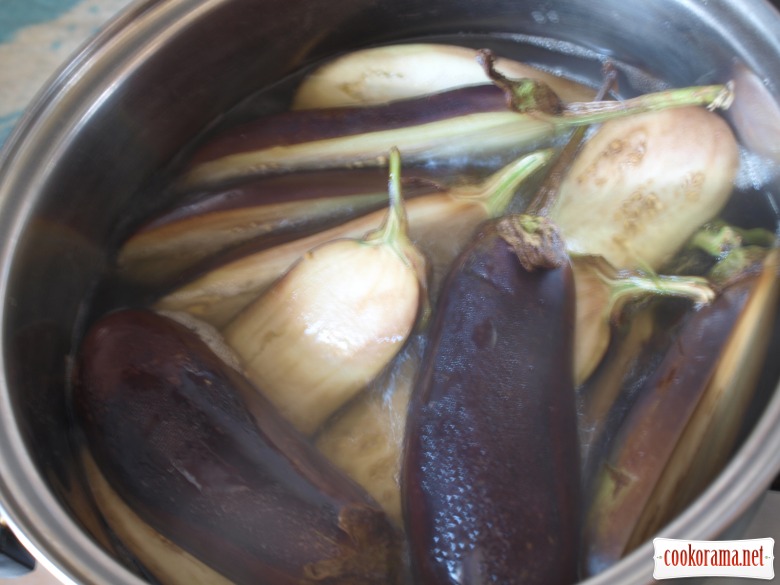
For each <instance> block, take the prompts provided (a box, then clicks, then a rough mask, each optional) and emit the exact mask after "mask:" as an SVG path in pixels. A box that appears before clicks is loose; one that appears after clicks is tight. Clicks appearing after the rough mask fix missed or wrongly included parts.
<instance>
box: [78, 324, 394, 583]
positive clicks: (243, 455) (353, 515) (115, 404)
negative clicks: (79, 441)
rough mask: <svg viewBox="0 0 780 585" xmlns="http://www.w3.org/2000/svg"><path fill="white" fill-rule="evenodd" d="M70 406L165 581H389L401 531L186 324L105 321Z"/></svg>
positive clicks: (106, 498)
mask: <svg viewBox="0 0 780 585" xmlns="http://www.w3.org/2000/svg"><path fill="white" fill-rule="evenodd" d="M74 404H75V411H76V413H77V415H78V420H79V422H80V426H81V428H82V429H83V432H84V435H85V437H86V442H87V445H88V447H89V456H88V457H87V458H86V459H85V465H86V471H87V475H88V476H89V477H91V478H93V479H94V481H95V483H94V485H93V489H94V490H95V496H96V500H97V501H98V503H99V504H102V505H101V507H103V508H104V509H105V510H106V511H107V512H108V513H107V516H108V518H107V519H108V520H109V522H111V521H112V520H113V522H114V523H116V524H118V526H117V527H116V529H117V532H118V534H120V535H122V534H125V535H126V536H128V537H129V540H128V542H126V543H125V544H126V545H127V546H129V547H135V548H136V549H137V550H138V556H139V558H142V559H147V561H151V564H152V565H153V566H157V565H160V564H162V565H165V566H167V567H168V569H167V570H165V567H163V571H162V572H163V574H164V576H167V577H169V578H171V579H172V580H171V581H170V582H171V583H176V584H178V583H181V584H184V583H188V584H189V583H192V582H198V580H201V579H202V580H201V582H211V581H208V575H210V574H211V573H212V572H213V573H218V574H219V575H221V576H222V577H223V579H222V580H221V581H220V580H217V581H215V582H227V581H230V582H233V583H247V584H249V583H251V584H253V585H254V584H277V583H278V584H284V585H293V584H295V585H302V584H306V583H309V584H314V583H318V584H326V583H353V584H369V583H392V582H393V580H394V575H395V571H396V563H397V560H398V556H397V552H398V545H397V540H396V536H395V533H394V530H393V529H392V528H391V527H390V525H389V523H388V522H387V519H386V517H385V515H384V513H383V512H382V511H381V510H380V509H379V507H378V506H377V504H376V503H374V502H373V500H372V499H371V498H370V497H369V496H368V495H367V494H366V493H365V492H364V491H363V490H362V489H360V488H359V487H358V486H357V485H356V484H354V483H353V482H352V481H351V480H349V479H347V478H346V476H344V475H342V474H341V473H340V472H338V471H337V470H336V469H335V468H334V467H332V466H331V465H330V464H329V463H328V462H327V460H325V459H324V458H323V457H322V456H321V455H320V454H319V453H318V452H317V451H316V449H314V448H313V447H312V446H311V445H310V444H309V443H308V442H306V441H305V440H304V439H303V437H302V436H301V435H299V434H298V433H297V432H296V431H295V430H294V429H293V428H292V427H291V426H289V425H288V424H287V423H286V422H285V421H284V420H283V419H282V418H281V416H280V415H279V414H278V413H277V412H276V410H275V409H274V408H273V407H272V406H271V405H270V403H268V402H267V401H265V400H264V399H263V398H262V397H261V396H260V395H258V394H257V392H256V391H255V389H254V388H252V387H251V386H250V384H249V383H248V382H247V381H246V380H245V379H244V378H243V377H242V376H241V375H240V374H239V373H238V372H237V371H236V370H234V369H233V368H232V367H230V366H228V365H226V364H225V362H223V361H222V360H221V359H220V358H218V357H217V356H216V354H215V353H214V352H212V351H211V350H210V349H209V347H208V345H207V344H206V343H205V342H204V341H202V340H201V339H200V337H198V336H197V335H196V334H195V333H193V332H192V331H191V330H190V329H188V328H186V327H184V326H183V325H181V324H179V323H177V322H175V321H173V320H171V319H168V318H166V317H163V316H160V315H157V314H155V313H152V312H150V311H143V310H123V311H118V312H114V313H111V314H108V315H107V316H105V317H103V318H101V319H100V320H99V321H98V322H97V323H95V324H94V326H93V327H92V328H91V329H90V331H89V332H88V333H87V335H86V337H85V339H84V342H83V344H82V348H81V353H80V357H79V364H78V381H77V383H76V385H75V390H74ZM93 460H94V462H93ZM112 496H113V497H112ZM118 501H120V502H122V504H121V505H119V506H116V505H115V504H116V503H117V502H118ZM155 533H159V535H160V536H159V538H157V537H154V538H152V537H150V536H149V535H154V534H155ZM148 538H151V540H147V539H148ZM179 549H181V550H183V551H185V552H186V555H178V554H177V551H178V550H179ZM192 557H194V558H195V559H197V562H196V563H191V562H190V560H191V558H192ZM179 563H182V564H183V565H184V566H185V567H187V569H186V570H184V569H183V570H181V571H179V570H178V569H177V570H172V569H171V567H176V566H177V565H178V564H179ZM204 567H205V568H204ZM149 568H150V570H152V569H153V567H149ZM193 575H194V577H193ZM190 578H192V579H196V580H194V581H191V580H190Z"/></svg>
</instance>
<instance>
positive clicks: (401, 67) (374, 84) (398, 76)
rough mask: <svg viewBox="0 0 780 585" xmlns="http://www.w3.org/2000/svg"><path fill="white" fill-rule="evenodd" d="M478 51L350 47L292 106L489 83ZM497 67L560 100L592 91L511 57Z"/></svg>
mask: <svg viewBox="0 0 780 585" xmlns="http://www.w3.org/2000/svg"><path fill="white" fill-rule="evenodd" d="M476 53H477V51H475V50H474V49H470V48H467V47H460V46H457V45H443V44H437V43H405V44H400V45H388V46H384V47H371V48H369V49H362V50H359V51H351V52H349V53H346V54H344V55H340V56H339V57H336V58H335V59H333V60H331V61H328V62H327V63H325V64H324V65H321V66H320V67H318V68H316V69H315V70H314V71H312V72H310V73H308V74H307V75H306V78H305V79H304V80H303V82H301V85H300V86H299V87H298V89H297V91H296V92H295V97H294V98H293V103H292V108H293V109H296V110H303V109H307V110H308V109H313V108H333V107H343V106H366V105H375V104H383V103H386V102H392V101H396V100H401V99H408V98H412V97H419V96H423V95H428V94H433V93H439V92H442V91H446V90H450V89H456V88H459V87H466V86H469V85H480V84H486V83H489V80H488V78H487V76H486V75H485V72H484V70H483V69H482V67H480V65H479V64H478V63H477V61H476V59H475V56H476ZM496 70H498V71H499V72H500V73H501V74H502V75H505V76H507V77H513V78H515V79H520V78H530V79H536V80H538V81H542V82H544V83H546V84H547V85H549V86H550V88H551V89H552V90H553V91H554V92H555V93H556V94H557V95H558V96H560V98H561V99H562V100H563V101H566V102H584V101H590V100H591V99H593V94H594V91H593V90H592V89H591V88H589V87H586V86H584V85H581V84H579V83H575V82H574V81H571V80H569V79H566V78H564V77H558V76H555V75H552V74H550V73H547V72H545V71H541V70H539V69H535V68H533V67H531V66H529V65H525V64H524V63H519V62H517V61H513V60H511V59H501V58H498V59H496Z"/></svg>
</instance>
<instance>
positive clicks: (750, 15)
mask: <svg viewBox="0 0 780 585" xmlns="http://www.w3.org/2000/svg"><path fill="white" fill-rule="evenodd" d="M777 30H780V16H779V15H778V13H777V12H776V11H775V10H774V9H773V8H772V7H771V6H770V5H769V4H768V3H766V2H764V1H763V0H742V1H737V0H731V1H721V2H717V3H716V2H708V1H706V0H655V1H653V2H632V1H627V0H620V1H617V0H598V1H594V0H545V1H544V2H537V1H524V0H329V1H327V2H326V1H324V0H284V1H282V0H267V1H264V2H257V1H256V0H156V1H154V0H145V1H139V2H137V3H135V4H134V5H132V7H131V8H130V9H129V10H128V11H126V12H125V13H124V14H123V15H121V16H120V17H119V18H118V19H117V20H116V21H115V22H114V23H113V24H112V25H111V26H110V27H109V28H108V29H107V30H106V31H105V32H103V33H102V34H101V35H100V36H99V37H98V38H97V39H96V40H95V41H94V42H92V43H91V44H90V45H89V46H88V47H86V48H85V49H84V50H83V51H82V52H81V53H80V54H79V55H78V56H76V57H75V58H74V60H73V61H72V62H71V63H70V64H69V65H68V66H67V67H66V68H65V69H64V70H63V71H62V72H61V73H60V75H59V76H58V77H57V78H56V79H55V80H53V81H52V83H51V84H50V85H49V87H48V88H47V90H46V91H44V92H43V93H42V94H41V95H39V97H38V99H37V100H36V102H35V104H34V105H33V106H32V108H31V109H30V110H29V111H28V112H27V114H26V116H25V117H24V119H23V121H22V123H21V125H20V126H19V127H18V129H17V131H16V132H15V133H14V134H13V135H12V137H11V138H10V139H9V141H8V146H7V148H6V149H5V151H4V153H3V155H2V160H0V201H2V208H1V209H0V234H2V240H1V241H0V246H1V247H0V262H1V264H0V267H1V268H0V296H2V298H3V299H4V304H3V309H2V313H0V331H2V335H3V338H2V350H3V351H2V364H1V365H2V367H1V368H0V500H2V503H3V506H4V508H5V513H6V515H7V517H8V521H9V523H10V524H11V525H12V526H13V527H14V528H15V530H16V531H17V533H18V534H20V535H21V538H22V540H23V542H24V544H26V545H27V546H29V548H30V550H31V551H32V552H33V554H34V555H35V556H36V557H37V558H38V559H39V560H41V562H42V563H43V564H44V565H45V566H46V568H47V569H49V570H51V571H52V572H53V573H54V574H55V575H56V576H57V577H58V578H59V579H60V580H62V581H63V582H66V583H68V582H75V583H85V584H87V583H95V584H98V583H101V584H102V583H111V584H114V585H138V584H140V583H143V582H144V581H143V580H142V579H141V578H140V577H139V576H137V575H136V574H134V573H133V572H132V571H131V570H130V569H129V568H127V567H129V566H131V565H130V564H128V563H126V562H125V560H124V559H123V557H122V554H121V550H119V549H116V548H115V546H114V543H113V542H112V541H111V538H110V535H106V534H105V532H104V531H103V529H102V525H101V524H100V522H99V520H98V519H97V518H96V517H95V515H94V514H93V513H92V510H91V507H90V503H89V500H88V498H87V497H86V495H85V490H84V486H83V485H81V483H80V481H79V479H78V476H76V475H74V473H73V469H74V468H75V466H74V460H75V457H76V454H75V451H74V447H73V445H74V441H73V436H72V427H71V425H70V420H69V415H68V397H67V389H68V386H67V383H66V381H67V380H68V378H69V376H70V375H71V373H72V372H71V371H70V361H69V356H70V354H71V350H72V348H73V347H74V345H75V344H76V343H77V339H78V334H79V331H80V328H81V326H82V323H83V322H84V320H85V319H86V318H87V317H88V310H89V308H88V306H87V305H86V304H85V300H86V299H89V298H90V297H91V295H92V294H93V292H94V287H95V286H96V283H97V282H98V281H99V280H100V278H101V277H102V276H104V275H105V273H106V271H107V269H108V266H109V262H110V256H109V254H110V251H111V249H112V247H113V246H115V245H116V243H117V241H118V238H120V237H121V235H122V229H123V226H125V225H127V222H131V221H132V220H133V219H134V218H138V217H141V216H142V215H143V214H144V213H145V212H147V211H148V210H149V209H152V208H154V207H155V206H158V205H160V204H161V202H160V200H159V198H158V197H157V195H156V193H155V192H154V190H153V189H151V188H150V185H153V184H154V174H155V172H156V171H157V170H158V169H159V168H161V167H162V166H163V165H165V164H167V163H168V162H169V161H170V160H171V157H173V156H174V154H175V153H176V152H177V151H179V150H180V149H181V148H182V146H183V145H185V144H187V143H188V142H189V141H190V140H192V139H193V138H194V137H195V136H196V134H197V133H198V132H199V131H200V130H201V129H202V128H204V127H205V126H207V125H208V124H209V123H211V122H212V121H213V120H215V119H217V118H218V116H219V114H220V113H222V112H224V111H225V110H226V109H228V108H230V107H231V106H233V105H234V104H236V103H237V102H239V101H240V100H241V99H243V98H244V97H246V96H247V95H249V94H250V93H252V92H253V91H255V90H257V89H259V88H261V87H264V86H266V85H268V84H270V83H272V82H274V81H276V80H277V79H279V78H281V77H282V76H284V75H285V74H287V73H289V72H292V71H294V70H295V69H297V68H299V67H301V66H303V65H305V64H307V63H310V62H313V61H315V60H317V59H319V58H322V57H325V56H328V55H330V54H332V53H333V52H336V51H341V50H347V49H350V48H354V47H357V46H361V45H364V44H369V43H374V42H384V41H391V40H396V39H401V38H405V37H417V36H421V35H433V34H459V33H486V32H495V31H499V32H507V33H516V34H524V35H531V36H533V37H540V38H541V37H543V38H547V39H556V40H557V41H563V42H566V43H575V44H576V45H577V46H579V47H581V48H583V49H586V50H590V51H595V52H597V53H599V54H601V55H603V56H613V57H615V58H618V59H619V60H620V61H621V62H623V63H625V64H627V65H629V66H631V67H633V68H636V69H637V70H641V71H644V72H647V73H649V74H650V75H651V76H657V77H659V78H663V79H665V80H667V81H668V82H669V83H671V84H674V85H691V84H694V83H711V82H715V81H723V80H724V79H726V78H727V76H728V75H729V71H730V70H731V68H732V67H733V66H734V64H735V63H737V62H738V63H742V64H744V65H745V66H747V67H748V68H750V69H752V70H753V71H755V72H756V73H757V74H758V76H759V78H760V79H761V80H762V81H763V83H764V85H765V86H766V87H767V88H768V89H769V90H770V92H771V93H772V94H774V95H780V37H778V35H777V32H776V31H777ZM636 81H637V83H640V82H641V81H642V80H641V79H640V78H637V80H636ZM774 192H775V193H778V192H780V189H775V190H774ZM775 197H776V195H775ZM772 376H773V378H772V386H774V384H775V383H776V380H777V372H776V371H775V372H773V373H771V374H770V377H772ZM778 421H780V392H775V393H774V396H773V397H772V398H771V400H770V401H769V402H768V404H767V406H766V408H765V409H764V411H763V414H762V416H761V418H760V420H759V421H758V423H757V425H756V426H755V428H754V429H753V431H752V433H751V434H750V435H749V437H748V438H747V440H746V442H745V443H744V445H743V447H742V448H741V450H740V451H739V453H738V454H737V456H736V457H735V459H734V460H733V461H732V463H731V464H730V465H729V467H728V468H727V469H726V470H725V472H724V473H723V474H722V475H721V476H720V477H719V479H718V480H717V481H716V482H715V483H714V484H713V485H712V486H711V487H710V489H709V490H708V491H707V492H706V493H705V494H703V495H702V497H701V498H700V499H699V500H698V501H697V502H696V503H695V504H694V505H693V506H692V507H691V508H689V509H688V510H687V511H686V512H685V513H684V514H683V515H682V516H681V517H679V518H678V519H677V520H676V521H675V522H674V523H673V524H672V525H671V526H669V527H668V529H667V530H665V531H664V535H665V536H668V537H685V538H698V539H707V538H714V537H716V536H718V535H720V534H722V533H724V531H725V530H726V529H727V528H728V527H730V526H732V525H735V523H736V524H737V525H738V523H739V521H740V520H741V519H743V518H744V517H745V513H746V512H748V511H749V509H750V508H751V506H752V505H753V504H754V502H755V501H756V500H757V499H758V498H759V497H760V496H761V495H762V494H763V493H764V491H765V489H766V487H767V486H768V485H769V483H770V482H771V480H772V478H773V477H774V476H775V475H776V474H777V472H778V470H780V424H778ZM651 550H652V549H651V548H649V547H647V546H646V547H643V548H641V549H640V550H638V551H636V552H635V553H634V554H632V555H631V556H630V557H628V558H627V559H625V560H624V561H623V562H621V563H620V564H619V565H617V566H615V567H613V568H612V569H610V570H609V571H607V572H605V573H604V574H602V575H600V576H598V577H597V578H595V579H593V580H592V581H590V583H592V585H597V584H606V583H626V584H636V585H639V584H644V583H648V582H650V581H651V580H652V578H651V573H652V564H651V563H650V558H651Z"/></svg>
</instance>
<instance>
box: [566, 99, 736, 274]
mask: <svg viewBox="0 0 780 585" xmlns="http://www.w3.org/2000/svg"><path fill="white" fill-rule="evenodd" d="M738 166H739V150H738V147H737V142H736V140H735V138H734V135H733V134H732V132H731V130H730V129H729V127H728V125H727V124H726V123H725V122H724V121H723V120H722V119H721V118H720V117H719V116H717V115H716V114H714V113H712V112H708V111H707V110H705V109H703V108H680V109H676V110H665V111H658V112H652V113H647V114H640V115H637V116H632V117H630V118H625V119H621V120H612V121H609V122H606V123H605V124H604V125H603V126H602V127H601V128H600V130H599V131H598V132H597V133H596V134H595V135H594V136H593V137H592V138H591V139H590V140H589V141H588V143H587V144H586V145H585V147H584V148H583V150H582V152H581V153H580V155H579V156H578V157H577V160H576V161H575V162H574V164H573V165H572V168H571V170H570V172H569V174H568V176H567V177H566V178H565V179H564V181H563V183H562V185H561V190H560V196H559V198H558V201H557V202H556V204H555V206H554V207H553V209H552V211H551V214H550V216H551V218H552V219H553V220H554V221H555V222H556V223H557V224H558V225H559V226H560V228H561V231H562V232H563V235H564V237H565V238H566V242H567V246H568V248H569V250H570V251H571V252H574V253H579V254H594V255H600V256H603V257H604V258H605V259H606V260H607V261H608V262H609V263H610V264H612V265H613V266H614V267H615V268H616V269H618V270H620V269H647V268H650V269H652V270H658V269H659V268H660V267H661V266H663V264H664V263H665V262H667V261H668V260H669V259H670V258H671V257H672V256H673V255H674V253H675V252H676V251H677V250H678V249H679V248H680V247H681V246H682V245H683V244H684V243H685V242H686V241H687V240H688V239H689V238H690V237H691V235H692V234H693V233H694V232H695V231H696V230H697V229H698V228H699V227H700V226H701V225H702V224H704V223H706V222H707V221H709V220H710V219H712V218H713V217H714V216H715V215H717V214H718V212H719V211H720V210H721V208H722V207H723V206H724V204H725V203H726V201H727V200H728V198H729V196H730V194H731V192H732V188H733V181H734V177H735V175H736V173H737V170H738Z"/></svg>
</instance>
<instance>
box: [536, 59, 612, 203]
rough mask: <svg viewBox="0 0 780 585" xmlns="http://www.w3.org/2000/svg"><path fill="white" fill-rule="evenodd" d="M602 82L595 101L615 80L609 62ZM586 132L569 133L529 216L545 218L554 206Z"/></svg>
mask: <svg viewBox="0 0 780 585" xmlns="http://www.w3.org/2000/svg"><path fill="white" fill-rule="evenodd" d="M603 74H604V80H603V82H602V84H601V87H600V88H599V91H598V93H597V94H596V97H595V100H597V101H600V100H604V99H605V98H606V97H607V95H609V93H610V92H611V91H612V88H613V87H614V86H615V82H616V80H617V70H616V69H615V66H614V65H613V63H612V62H611V61H607V62H606V63H604V67H603ZM587 131H588V126H587V125H583V126H578V127H577V128H575V130H574V131H573V132H572V133H571V136H570V137H569V140H568V141H567V142H566V145H565V146H564V147H563V149H562V150H561V152H560V153H559V154H558V157H557V158H556V159H555V162H554V163H553V164H552V166H551V167H550V169H549V171H548V172H547V176H546V177H545V179H544V181H543V182H542V185H541V186H540V187H539V190H538V191H537V192H536V195H535V196H534V197H533V199H532V200H531V202H530V203H529V205H528V208H527V209H526V211H525V212H526V213H528V214H531V215H544V216H547V215H548V214H549V213H550V209H552V206H553V205H555V201H556V200H557V199H558V193H559V192H560V189H561V183H563V179H564V177H565V176H566V174H567V173H568V171H569V169H570V168H571V165H572V163H573V162H574V159H575V158H576V156H577V154H579V152H580V150H581V149H582V143H583V140H584V139H585V134H586V132H587Z"/></svg>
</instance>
